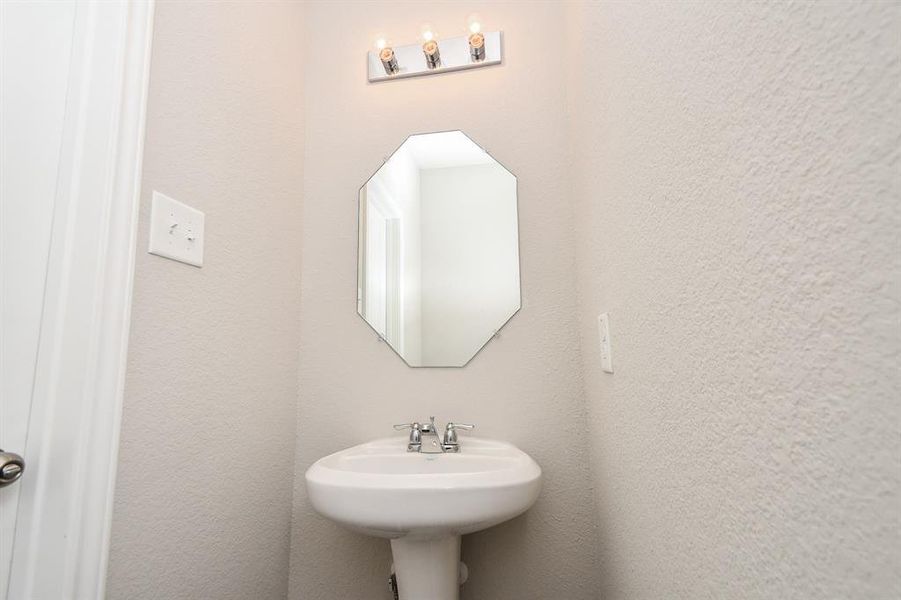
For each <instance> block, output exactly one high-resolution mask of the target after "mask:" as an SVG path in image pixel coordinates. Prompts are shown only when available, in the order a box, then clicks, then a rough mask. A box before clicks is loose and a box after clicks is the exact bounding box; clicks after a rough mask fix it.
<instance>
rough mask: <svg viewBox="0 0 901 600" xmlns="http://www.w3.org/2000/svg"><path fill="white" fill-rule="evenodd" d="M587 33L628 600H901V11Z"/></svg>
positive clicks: (621, 594)
mask: <svg viewBox="0 0 901 600" xmlns="http://www.w3.org/2000/svg"><path fill="white" fill-rule="evenodd" d="M572 8H573V10H572V13H571V14H570V15H569V17H570V19H569V23H570V25H571V29H570V33H571V35H570V36H568V43H569V44H570V52H571V53H572V54H571V55H572V56H583V57H584V56H585V55H584V54H580V50H581V49H584V48H591V49H592V53H591V60H590V61H584V62H582V63H581V64H576V65H575V66H574V67H575V68H574V69H573V70H572V72H571V73H570V79H569V83H570V85H569V88H568V94H569V97H570V99H571V104H570V109H571V117H572V120H571V125H572V136H573V137H572V141H573V155H572V156H573V170H574V175H575V176H576V182H575V186H574V199H575V211H574V212H575V216H576V219H575V223H576V225H577V230H578V246H577V248H578V250H577V251H578V263H579V266H578V274H579V287H580V314H581V332H582V340H583V356H584V359H585V381H586V390H587V400H588V407H589V412H590V415H591V423H592V427H593V438H594V441H595V448H594V460H593V463H594V466H595V469H596V473H597V483H598V485H597V490H598V499H599V502H600V506H601V507H602V509H601V513H600V515H601V518H600V527H601V531H602V534H601V538H602V552H601V555H602V556H603V557H604V558H605V569H604V572H605V578H604V580H605V584H606V586H605V589H607V591H608V592H609V593H607V594H605V595H604V597H605V598H624V599H625V598H628V599H633V600H635V599H658V598H685V599H700V598H782V599H789V598H797V599H802V598H803V599H808V598H860V599H864V598H867V599H871V598H872V599H876V598H879V599H888V598H898V597H899V596H901V497H899V487H901V444H899V433H898V431H899V424H901V402H899V398H901V382H899V351H901V347H899V333H901V332H899V318H901V309H899V304H901V293H899V280H901V243H899V233H898V232H899V228H901V201H899V198H901V164H899V151H901V150H899V147H901V109H899V106H901V41H899V40H901V38H899V31H901V8H899V4H898V3H896V2H867V3H850V2H843V3H838V2H835V3H827V2H821V3H783V2H778V3H748V4H737V3H736V4H723V3H715V2H707V3H699V4H687V3H679V2H662V3H605V4H589V5H585V6H581V7H578V6H572ZM526 262H527V263H528V261H526ZM603 311H609V313H610V322H611V330H612V338H613V343H614V347H613V361H614V367H615V369H616V373H615V375H612V376H611V375H607V374H604V373H602V372H601V371H600V369H599V367H598V365H599V355H598V354H599V353H598V350H597V325H596V320H595V319H596V317H597V314H598V313H600V312H603ZM528 597H532V598H535V597H538V596H537V595H531V596H528ZM557 597H565V596H557Z"/></svg>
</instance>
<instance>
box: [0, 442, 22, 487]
mask: <svg viewBox="0 0 901 600" xmlns="http://www.w3.org/2000/svg"><path fill="white" fill-rule="evenodd" d="M24 470H25V459H24V458H22V457H21V456H19V455H18V454H16V453H15V452H4V451H3V450H2V449H0V487H5V486H7V485H9V484H11V483H15V482H16V481H17V480H18V479H19V477H21V476H22V472H23V471H24Z"/></svg>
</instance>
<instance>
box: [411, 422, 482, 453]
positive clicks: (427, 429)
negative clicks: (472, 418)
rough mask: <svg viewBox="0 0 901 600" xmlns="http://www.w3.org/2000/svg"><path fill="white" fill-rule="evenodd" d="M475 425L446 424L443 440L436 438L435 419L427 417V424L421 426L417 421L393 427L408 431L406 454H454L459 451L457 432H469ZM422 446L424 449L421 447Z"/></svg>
mask: <svg viewBox="0 0 901 600" xmlns="http://www.w3.org/2000/svg"><path fill="white" fill-rule="evenodd" d="M473 427H475V425H468V424H466V423H448V424H447V427H445V429H444V439H443V440H442V439H441V438H440V437H438V427H437V426H436V425H435V417H429V422H428V423H426V424H423V425H421V424H420V423H419V422H418V421H413V422H412V423H401V424H399V425H395V426H394V428H395V429H397V430H398V431H400V430H402V429H409V430H410V439H409V440H408V442H407V452H419V453H421V454H442V453H444V452H450V453H455V452H459V451H460V443H459V441H458V440H457V430H458V429H465V430H471V429H472V428H473ZM423 446H424V447H423Z"/></svg>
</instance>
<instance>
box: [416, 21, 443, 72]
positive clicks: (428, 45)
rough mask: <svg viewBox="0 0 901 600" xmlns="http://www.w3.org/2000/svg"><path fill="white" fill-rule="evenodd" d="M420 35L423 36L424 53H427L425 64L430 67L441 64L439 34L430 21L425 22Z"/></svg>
mask: <svg viewBox="0 0 901 600" xmlns="http://www.w3.org/2000/svg"><path fill="white" fill-rule="evenodd" d="M420 37H421V38H422V53H423V55H425V64H426V66H427V67H428V68H430V69H437V68H438V67H440V66H441V52H440V51H439V49H438V41H437V40H436V39H435V38H437V37H438V35H437V34H436V33H435V30H434V29H432V26H431V25H429V24H428V23H425V24H423V26H422V29H421V34H420Z"/></svg>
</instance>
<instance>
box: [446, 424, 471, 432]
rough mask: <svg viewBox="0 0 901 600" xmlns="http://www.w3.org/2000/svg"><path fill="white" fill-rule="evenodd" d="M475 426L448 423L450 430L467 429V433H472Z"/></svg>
mask: <svg viewBox="0 0 901 600" xmlns="http://www.w3.org/2000/svg"><path fill="white" fill-rule="evenodd" d="M475 427H476V426H475V425H470V424H469V423H448V424H447V428H448V429H465V430H467V431H472V430H473V429H475Z"/></svg>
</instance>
